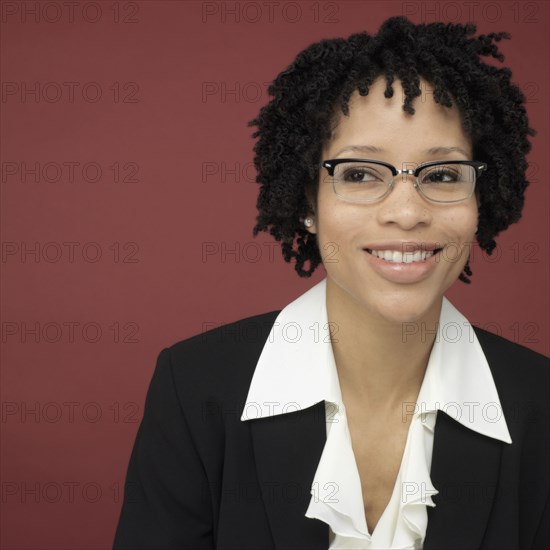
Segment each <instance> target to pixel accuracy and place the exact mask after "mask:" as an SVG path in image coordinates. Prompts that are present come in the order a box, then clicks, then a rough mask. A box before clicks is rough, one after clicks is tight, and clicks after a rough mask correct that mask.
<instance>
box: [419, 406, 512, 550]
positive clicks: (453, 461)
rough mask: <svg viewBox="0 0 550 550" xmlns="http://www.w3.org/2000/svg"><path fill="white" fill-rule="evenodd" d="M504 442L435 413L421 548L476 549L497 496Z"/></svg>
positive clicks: (429, 549)
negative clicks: (429, 500) (430, 490)
mask: <svg viewBox="0 0 550 550" xmlns="http://www.w3.org/2000/svg"><path fill="white" fill-rule="evenodd" d="M503 445H504V443H502V442H501V441H498V440H496V439H491V438H490V437H486V436H484V435H481V434H478V433H477V432H474V431H472V430H470V429H468V428H466V427H465V426H463V425H462V424H460V423H459V422H457V421H456V420H454V419H453V418H451V417H450V416H448V415H447V414H445V413H444V412H442V411H438V413H437V421H436V425H435V431H434V447H433V454H432V467H431V472H430V477H431V480H432V483H433V485H434V487H435V488H436V489H437V490H438V491H439V494H437V495H435V496H434V497H433V501H434V503H435V507H428V527H427V532H426V538H425V541H424V550H440V549H441V548H445V549H446V550H462V549H467V550H473V549H475V548H479V547H480V546H481V543H482V539H483V535H484V533H485V530H486V528H487V523H488V520H489V514H490V511H491V507H492V505H493V500H494V498H495V492H496V489H497V483H498V478H499V470H500V457H501V453H502V446H503Z"/></svg>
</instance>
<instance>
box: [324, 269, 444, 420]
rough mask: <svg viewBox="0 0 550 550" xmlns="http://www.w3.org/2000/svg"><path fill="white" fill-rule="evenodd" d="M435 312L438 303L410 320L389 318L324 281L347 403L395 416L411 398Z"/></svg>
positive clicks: (436, 318)
mask: <svg viewBox="0 0 550 550" xmlns="http://www.w3.org/2000/svg"><path fill="white" fill-rule="evenodd" d="M440 311H441V302H440V303H439V304H437V307H433V308H431V310H430V311H429V312H428V313H427V314H426V315H425V316H424V317H423V318H422V319H416V320H415V321H414V323H405V322H395V321H390V320H387V319H384V318H382V317H376V316H374V315H373V314H372V313H371V312H369V311H368V310H366V309H365V308H364V307H361V305H360V304H359V303H357V302H356V301H355V300H354V299H353V298H352V297H351V296H350V295H349V294H348V293H347V292H346V291H344V290H343V289H342V288H340V287H339V286H338V285H336V284H335V283H333V282H332V281H330V280H327V317H328V321H329V322H330V323H331V324H332V326H333V327H335V328H336V330H335V331H334V336H333V342H332V349H333V353H334V358H335V361H336V366H337V370H338V377H339V380H340V387H341V390H342V396H343V398H344V403H345V404H346V407H348V406H349V405H350V404H353V405H358V404H361V407H362V408H363V409H365V408H366V409H368V410H369V411H371V412H373V411H376V412H377V413H378V414H381V415H383V414H384V413H388V414H391V416H395V414H396V411H398V410H401V408H402V407H403V404H404V403H411V402H415V401H416V398H417V396H418V392H419V390H420V386H421V385H422V380H423V378H424V373H425V371H426V367H427V364H428V359H429V356H430V353H431V349H432V346H433V343H434V341H435V335H436V331H435V328H436V326H437V322H438V321H439V314H440ZM420 327H421V328H422V330H420Z"/></svg>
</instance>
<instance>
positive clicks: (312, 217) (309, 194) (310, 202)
mask: <svg viewBox="0 0 550 550" xmlns="http://www.w3.org/2000/svg"><path fill="white" fill-rule="evenodd" d="M306 200H307V209H308V215H307V216H306V217H305V218H304V219H301V220H300V221H301V222H302V223H303V224H304V227H305V228H306V230H307V231H309V232H310V233H311V234H313V235H315V234H316V233H317V217H316V214H315V210H316V208H315V205H316V202H317V201H316V200H315V196H314V191H313V190H312V189H306Z"/></svg>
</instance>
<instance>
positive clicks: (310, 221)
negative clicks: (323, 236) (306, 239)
mask: <svg viewBox="0 0 550 550" xmlns="http://www.w3.org/2000/svg"><path fill="white" fill-rule="evenodd" d="M304 225H305V226H306V227H311V226H312V225H313V220H312V219H311V218H306V219H305V220H304Z"/></svg>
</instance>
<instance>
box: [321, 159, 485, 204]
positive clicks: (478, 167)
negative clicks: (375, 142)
mask: <svg viewBox="0 0 550 550" xmlns="http://www.w3.org/2000/svg"><path fill="white" fill-rule="evenodd" d="M344 162H361V163H365V164H367V163H368V164H378V165H380V166H385V167H386V168H389V169H390V170H391V173H392V175H393V179H392V181H391V182H390V184H389V185H388V189H387V191H386V192H385V193H384V194H383V195H381V196H380V197H376V198H375V199H349V198H347V197H343V196H342V195H339V194H338V193H337V192H336V189H335V187H334V182H333V186H332V188H333V190H334V193H336V195H338V196H339V197H340V198H341V199H343V200H346V201H349V202H374V201H378V200H381V199H383V198H384V197H386V196H387V195H388V194H389V193H390V192H391V190H392V189H393V186H394V181H395V176H398V175H399V174H405V175H410V176H414V177H415V182H414V187H415V188H416V190H417V191H418V192H419V193H420V194H421V195H422V196H423V197H424V198H425V199H426V200H428V201H430V202H437V203H442V204H449V203H455V202H462V201H465V200H468V199H469V198H470V197H471V196H472V195H473V193H474V189H475V186H476V183H477V178H478V177H479V176H480V175H481V174H483V172H484V171H485V170H487V164H486V163H485V162H480V161H477V160H434V161H430V162H424V163H423V164H419V165H418V166H417V167H416V168H415V169H414V170H412V169H404V170H400V169H399V168H396V167H395V166H394V165H393V164H390V163H389V162H384V161H382V160H371V159H358V158H339V159H330V160H324V161H323V162H321V164H320V167H321V168H326V169H327V171H328V175H329V176H334V169H335V168H336V166H337V165H338V164H342V163H344ZM447 164H463V165H467V166H472V167H473V168H474V169H475V175H476V180H475V182H474V185H473V187H472V191H471V192H470V194H469V195H468V196H467V197H464V198H462V199H457V200H454V201H438V200H436V199H431V198H430V197H427V196H426V194H425V193H424V191H423V190H422V184H420V183H419V181H418V175H419V174H420V172H421V171H422V170H424V168H429V167H430V166H438V165H447Z"/></svg>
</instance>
